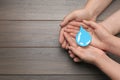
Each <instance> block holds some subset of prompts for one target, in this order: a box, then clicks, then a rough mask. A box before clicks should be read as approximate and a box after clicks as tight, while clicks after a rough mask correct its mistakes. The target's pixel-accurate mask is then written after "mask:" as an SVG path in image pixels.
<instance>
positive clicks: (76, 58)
mask: <svg viewBox="0 0 120 80" xmlns="http://www.w3.org/2000/svg"><path fill="white" fill-rule="evenodd" d="M73 61H74V62H81V61H82V60H81V59H79V58H78V57H75V58H74V59H73Z"/></svg>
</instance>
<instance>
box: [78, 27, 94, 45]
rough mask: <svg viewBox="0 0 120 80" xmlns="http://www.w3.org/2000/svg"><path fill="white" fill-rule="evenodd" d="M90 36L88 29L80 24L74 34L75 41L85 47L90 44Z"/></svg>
mask: <svg viewBox="0 0 120 80" xmlns="http://www.w3.org/2000/svg"><path fill="white" fill-rule="evenodd" d="M91 41H92V37H91V35H90V33H89V32H88V31H86V30H85V29H84V28H83V27H82V26H80V31H79V32H78V33H77V35H76V42H77V44H78V45H79V46H82V47H85V46H88V45H89V44H90V42H91Z"/></svg>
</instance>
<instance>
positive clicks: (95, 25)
mask: <svg viewBox="0 0 120 80" xmlns="http://www.w3.org/2000/svg"><path fill="white" fill-rule="evenodd" d="M83 23H84V24H86V25H89V26H90V27H91V28H93V29H97V28H98V26H99V25H98V24H97V23H95V22H93V21H86V20H83Z"/></svg>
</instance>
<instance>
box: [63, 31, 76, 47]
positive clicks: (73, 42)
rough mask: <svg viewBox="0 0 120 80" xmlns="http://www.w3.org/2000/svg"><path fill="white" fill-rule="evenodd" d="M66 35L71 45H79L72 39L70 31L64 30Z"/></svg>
mask: <svg viewBox="0 0 120 80" xmlns="http://www.w3.org/2000/svg"><path fill="white" fill-rule="evenodd" d="M64 36H65V38H66V40H67V42H68V43H69V44H70V46H74V47H77V45H76V43H75V41H74V40H73V39H72V37H71V36H70V35H69V34H68V33H66V32H64Z"/></svg>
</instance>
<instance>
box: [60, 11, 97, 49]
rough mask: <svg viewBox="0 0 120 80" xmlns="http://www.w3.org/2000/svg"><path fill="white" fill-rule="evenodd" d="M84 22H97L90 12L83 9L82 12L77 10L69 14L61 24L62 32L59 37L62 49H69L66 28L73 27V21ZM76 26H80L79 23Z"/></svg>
mask: <svg viewBox="0 0 120 80" xmlns="http://www.w3.org/2000/svg"><path fill="white" fill-rule="evenodd" d="M82 20H96V18H95V17H93V16H92V15H91V14H90V12H89V11H88V10H87V9H81V10H75V11H73V12H71V13H69V14H68V15H67V16H66V17H65V18H64V19H63V21H62V22H61V24H60V26H61V30H60V36H59V42H60V44H61V46H62V48H67V46H68V43H67V41H66V40H65V38H64V35H63V32H64V29H65V27H66V26H73V25H70V24H71V22H72V21H82ZM76 25H78V26H79V25H80V24H79V23H78V24H76Z"/></svg>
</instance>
